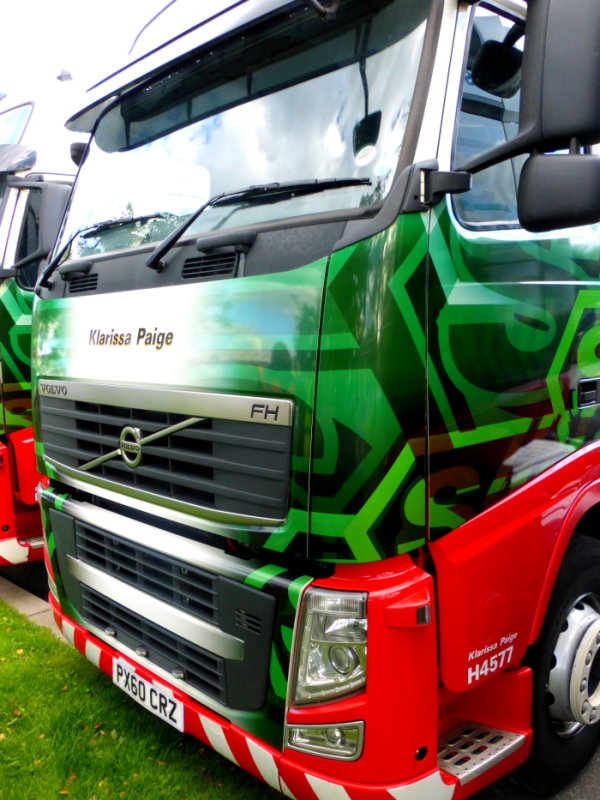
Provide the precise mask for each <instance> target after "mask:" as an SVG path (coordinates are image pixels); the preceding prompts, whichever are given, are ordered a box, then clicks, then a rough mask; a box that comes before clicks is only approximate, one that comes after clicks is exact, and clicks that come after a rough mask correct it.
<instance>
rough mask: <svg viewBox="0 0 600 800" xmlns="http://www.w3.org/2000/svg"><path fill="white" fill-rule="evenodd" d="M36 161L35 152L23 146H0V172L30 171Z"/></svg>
mask: <svg viewBox="0 0 600 800" xmlns="http://www.w3.org/2000/svg"><path fill="white" fill-rule="evenodd" d="M36 159H37V153H36V151H35V150H32V149H31V148H29V147H27V146H26V145H24V144H0V172H19V171H20V170H24V169H31V168H32V167H33V166H34V164H35V162H36Z"/></svg>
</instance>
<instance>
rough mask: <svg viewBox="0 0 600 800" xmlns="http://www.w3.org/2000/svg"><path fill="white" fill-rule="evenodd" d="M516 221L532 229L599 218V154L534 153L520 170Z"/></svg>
mask: <svg viewBox="0 0 600 800" xmlns="http://www.w3.org/2000/svg"><path fill="white" fill-rule="evenodd" d="M518 214H519V221H520V223H521V225H522V226H523V227H524V228H525V230H528V231H532V232H534V233H540V232H543V231H551V230H556V229H560V228H574V227H577V226H578V225H591V224H592V223H594V222H598V221H599V220H600V157H598V156H592V155H551V156H550V155H534V156H530V157H529V158H528V159H527V161H526V162H525V164H524V165H523V169H522V170H521V178H520V181H519V194H518Z"/></svg>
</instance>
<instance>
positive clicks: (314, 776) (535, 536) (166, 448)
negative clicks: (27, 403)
mask: <svg viewBox="0 0 600 800" xmlns="http://www.w3.org/2000/svg"><path fill="white" fill-rule="evenodd" d="M598 41H600V6H599V4H598V3H597V1H596V0H578V2H577V3H576V4H574V3H573V2H570V1H569V0H530V2H528V3H526V2H524V1H522V0H493V1H492V0H490V2H481V3H473V2H463V1H462V0H331V1H330V2H326V1H325V0H322V2H319V0H252V2H249V1H246V0H238V1H237V2H234V1H233V0H229V2H227V1H226V0H220V2H212V3H207V4H198V3H185V2H176V3H169V4H168V5H167V6H166V7H165V9H164V10H163V11H162V12H161V13H160V14H158V15H157V16H156V17H155V18H154V20H153V21H152V22H151V24H149V25H147V26H146V27H145V28H144V29H143V30H142V31H141V33H140V35H139V37H138V40H137V43H136V47H137V50H134V52H133V53H132V56H131V63H130V64H128V65H127V66H125V67H123V68H122V69H121V70H120V71H118V72H117V73H115V74H114V75H112V76H110V77H109V78H107V79H106V80H105V81H103V82H101V83H99V84H98V85H97V86H95V87H94V88H93V89H92V90H91V93H90V94H89V95H88V98H87V102H86V103H85V106H84V107H83V108H82V109H81V111H80V112H79V113H77V114H76V115H74V116H73V117H72V118H71V119H70V120H69V122H68V127H69V128H70V129H71V130H73V131H75V132H80V133H86V134H90V135H91V138H90V141H89V146H88V149H87V151H86V153H85V156H84V160H83V163H82V164H81V168H80V171H79V174H78V177H77V181H76V184H75V186H74V191H73V194H72V197H71V200H70V201H69V206H68V209H67V213H66V216H65V222H64V225H63V228H62V231H61V234H60V237H59V240H58V243H57V246H56V249H55V251H54V254H53V257H52V260H51V262H50V263H49V265H48V267H47V268H46V269H45V270H44V272H43V274H42V275H41V277H40V279H39V281H38V284H37V287H36V294H37V297H36V302H35V308H34V340H35V353H34V370H35V378H34V416H35V425H36V439H37V448H38V465H39V469H40V472H41V473H42V474H43V475H45V476H46V478H47V480H48V484H47V485H45V486H41V487H40V491H39V494H40V500H41V507H42V513H43V517H44V528H45V536H46V542H47V564H48V569H49V575H50V589H51V594H50V600H51V603H52V606H53V609H54V612H55V616H56V619H57V622H58V624H59V626H60V628H61V629H62V632H63V634H64V635H65V636H66V638H67V639H68V640H69V641H70V642H72V643H73V645H74V646H75V647H76V648H78V649H79V650H80V651H81V652H82V653H83V654H84V655H85V656H86V657H87V658H88V659H89V660H90V661H92V662H93V663H94V664H95V665H96V666H98V667H99V668H100V669H101V670H103V671H104V672H105V673H107V675H108V676H110V677H111V679H112V680H113V682H114V683H115V685H116V686H117V687H118V688H119V689H121V690H123V691H124V692H126V693H127V694H128V695H130V696H131V697H133V698H134V699H135V700H137V702H139V703H140V704H141V705H142V706H144V707H145V708H147V709H148V710H149V711H151V712H153V713H155V714H157V715H158V716H159V717H161V718H162V719H163V720H164V721H165V722H167V723H168V724H171V725H173V726H175V727H176V728H177V729H178V730H180V731H185V732H187V733H190V734H192V735H194V736H196V737H198V738H199V739H200V740H202V741H203V742H205V743H206V744H208V745H210V746H211V747H213V748H214V749H215V750H217V751H218V752H219V753H221V754H222V755H224V756H225V757H226V758H228V759H230V760H231V761H232V762H233V763H235V764H238V765H239V766H241V767H242V768H244V769H246V770H248V771H249V772H250V773H252V774H253V775H256V776H257V777H259V778H261V779H262V780H264V781H266V782H267V783H268V784H269V785H270V786H273V787H274V788H276V789H278V790H279V791H281V792H282V793H283V794H284V795H285V796H287V797H289V798H296V800H330V799H333V800H348V799H350V800H375V799H376V798H377V799H378V798H381V800H383V798H388V800H389V798H395V799H396V800H415V798H419V800H420V798H427V800H451V799H452V800H462V798H466V797H469V796H471V795H473V794H475V793H476V792H477V791H479V790H480V789H482V788H483V787H484V786H486V785H488V784H491V783H492V782H494V781H495V780H497V779H498V778H500V777H501V776H503V775H505V774H507V773H509V772H511V773H513V772H514V774H515V776H517V777H518V779H519V780H520V782H521V785H523V786H526V787H528V789H529V790H530V791H531V792H532V793H538V794H542V795H546V796H548V795H550V794H552V793H553V792H555V791H557V790H558V788H559V787H560V786H562V785H564V784H565V783H566V782H568V781H569V780H570V779H571V778H572V777H573V776H574V775H575V774H576V773H577V772H578V771H579V770H580V769H581V767H582V766H583V765H584V764H585V763H586V762H587V761H588V760H589V758H590V757H591V756H592V754H593V753H594V751H595V749H596V746H597V744H598V741H599V739H600V727H599V725H598V719H599V718H600V717H599V714H600V541H599V538H600V443H599V442H598V437H599V434H600V415H599V408H600V280H599V264H600V228H599V226H598V222H599V220H600V166H599V164H600V159H599V158H598V156H597V155H595V153H594V147H595V145H596V143H597V142H598V141H599V140H600V97H599V95H600V51H599V50H598V46H597V43H598Z"/></svg>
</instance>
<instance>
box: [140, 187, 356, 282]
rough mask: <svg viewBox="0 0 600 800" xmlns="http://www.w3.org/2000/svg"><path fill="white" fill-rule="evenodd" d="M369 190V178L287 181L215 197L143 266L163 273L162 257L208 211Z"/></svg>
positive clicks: (170, 237)
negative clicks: (347, 189)
mask: <svg viewBox="0 0 600 800" xmlns="http://www.w3.org/2000/svg"><path fill="white" fill-rule="evenodd" d="M363 185H364V186H370V185H371V180H370V178H339V179H338V178H325V179H322V180H313V181H287V182H285V183H265V184H262V185H260V186H249V187H248V188H247V189H241V190H239V191H237V192H224V193H223V194H217V195H215V196H214V197H211V198H210V200H207V201H206V203H203V204H202V205H201V206H200V207H199V208H198V209H196V211H194V212H193V213H192V214H190V216H189V217H188V218H187V219H186V220H184V221H183V222H182V223H181V225H179V227H177V228H175V230H174V231H172V232H171V233H170V234H169V235H168V236H167V237H166V238H165V239H163V240H162V242H160V243H159V244H158V245H157V246H156V248H155V249H154V250H153V252H152V253H151V254H150V255H149V256H148V258H147V260H146V266H147V267H150V269H155V270H156V271H157V272H160V271H161V270H162V269H164V266H165V265H164V264H163V261H162V259H163V256H165V255H166V254H167V253H168V252H169V250H170V249H171V248H172V247H173V245H174V244H175V243H176V242H177V241H178V240H179V239H180V238H181V237H182V236H183V234H184V233H185V232H186V231H187V229H188V228H189V227H190V225H191V224H192V223H193V222H195V221H196V220H197V219H198V217H199V216H200V214H202V212H203V211H205V210H206V209H207V208H209V207H216V206H231V205H237V204H238V203H239V204H243V203H248V204H249V205H250V204H263V203H278V202H279V201H281V200H289V199H291V198H292V197H300V196H301V195H305V194H317V193H318V192H325V191H327V190H328V189H343V188H345V187H347V186H363Z"/></svg>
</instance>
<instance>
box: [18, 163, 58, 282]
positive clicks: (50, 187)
mask: <svg viewBox="0 0 600 800" xmlns="http://www.w3.org/2000/svg"><path fill="white" fill-rule="evenodd" d="M9 185H10V186H13V187H15V188H17V189H32V190H36V191H40V192H41V193H42V200H41V203H40V217H39V219H40V222H39V232H38V247H37V249H36V250H35V252H33V253H30V254H29V255H28V256H27V257H26V258H22V259H21V260H20V261H17V262H15V263H14V264H13V265H12V269H18V268H19V267H25V266H27V264H30V263H31V262H33V261H38V260H40V259H45V258H48V256H49V255H50V253H51V252H52V248H53V247H54V242H55V240H56V236H57V233H58V230H59V227H60V223H61V222H62V218H63V214H64V212H65V208H66V207H67V201H68V199H69V195H70V194H71V185H70V184H69V183H59V182H57V181H39V180H21V179H19V178H12V179H9Z"/></svg>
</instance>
